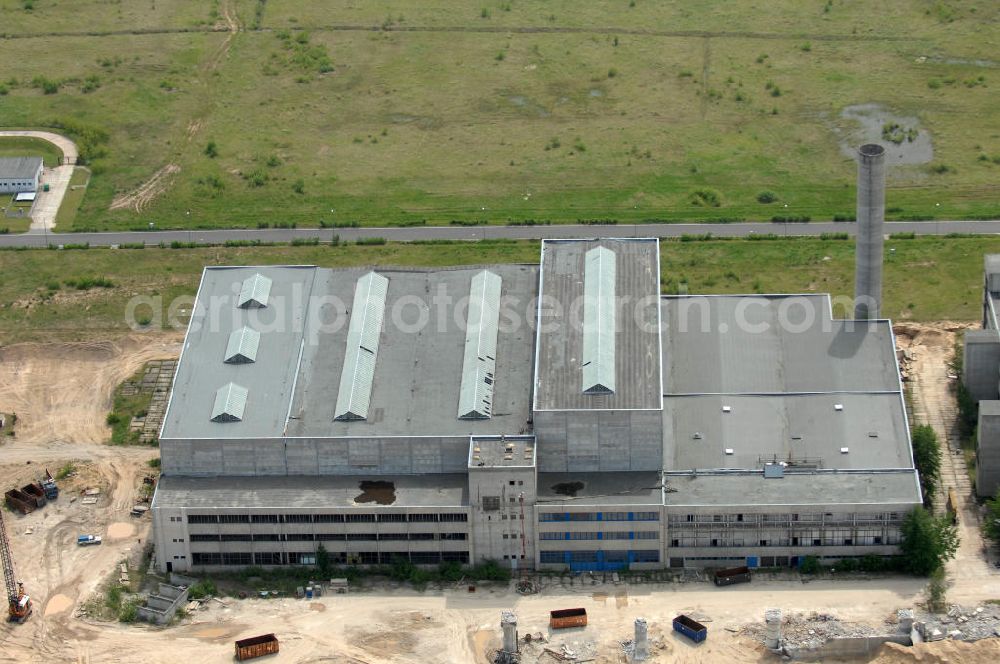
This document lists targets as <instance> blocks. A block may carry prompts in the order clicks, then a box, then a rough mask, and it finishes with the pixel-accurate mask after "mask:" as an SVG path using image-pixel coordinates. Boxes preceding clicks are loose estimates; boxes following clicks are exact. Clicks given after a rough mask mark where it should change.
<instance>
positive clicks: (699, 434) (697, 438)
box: [691, 431, 702, 440]
mask: <svg viewBox="0 0 1000 664" xmlns="http://www.w3.org/2000/svg"><path fill="white" fill-rule="evenodd" d="M691 437H692V438H694V439H695V440H701V438H702V435H701V432H700V431H695V432H694V435H693V436H691Z"/></svg>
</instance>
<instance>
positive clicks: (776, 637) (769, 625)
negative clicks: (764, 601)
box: [764, 609, 781, 650]
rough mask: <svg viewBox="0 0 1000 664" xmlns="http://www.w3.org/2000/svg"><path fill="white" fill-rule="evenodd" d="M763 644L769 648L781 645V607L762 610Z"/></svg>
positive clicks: (774, 648)
mask: <svg viewBox="0 0 1000 664" xmlns="http://www.w3.org/2000/svg"><path fill="white" fill-rule="evenodd" d="M764 646H765V647H767V648H769V649H771V650H777V649H778V648H780V647H781V609H767V610H766V611H764Z"/></svg>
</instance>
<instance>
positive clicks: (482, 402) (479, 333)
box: [458, 270, 502, 420]
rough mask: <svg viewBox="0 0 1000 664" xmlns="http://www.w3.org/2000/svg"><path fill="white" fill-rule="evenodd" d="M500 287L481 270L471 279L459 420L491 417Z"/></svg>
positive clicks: (493, 276) (491, 275)
mask: <svg viewBox="0 0 1000 664" xmlns="http://www.w3.org/2000/svg"><path fill="white" fill-rule="evenodd" d="M501 285H502V279H501V278H500V276H499V275H497V274H494V273H492V272H490V271H489V270H483V271H482V272H480V273H479V274H477V275H476V276H474V277H473V278H472V286H471V287H470V289H469V312H468V323H467V325H466V328H465V359H464V360H463V362H462V387H461V389H460V390H459V394H458V419H460V420H487V419H489V418H490V417H492V415H493V385H494V381H495V372H496V367H497V359H496V357H497V336H498V333H499V327H500V287H501Z"/></svg>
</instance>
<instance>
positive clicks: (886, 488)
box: [664, 470, 920, 509]
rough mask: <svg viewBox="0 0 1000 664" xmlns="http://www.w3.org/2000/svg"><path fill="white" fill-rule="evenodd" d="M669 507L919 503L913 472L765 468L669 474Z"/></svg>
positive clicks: (914, 473)
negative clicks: (773, 473) (777, 474)
mask: <svg viewBox="0 0 1000 664" xmlns="http://www.w3.org/2000/svg"><path fill="white" fill-rule="evenodd" d="M664 479H665V481H666V486H667V493H666V505H667V507H668V508H670V507H683V506H692V507H716V506H718V507H720V508H721V507H741V506H747V507H748V508H749V507H754V508H756V507H766V506H775V507H779V506H786V505H787V506H799V505H817V506H830V507H831V508H832V507H836V508H837V509H840V508H841V507H842V506H845V505H912V504H914V503H919V502H920V491H919V490H918V488H917V480H916V471H912V470H911V471H905V472H837V471H827V472H817V473H789V472H786V474H785V476H784V477H783V478H778V479H765V478H764V473H763V471H755V472H753V473H747V472H744V473H726V474H708V473H698V474H697V475H690V474H687V475H679V474H668V475H666V476H665V477H664Z"/></svg>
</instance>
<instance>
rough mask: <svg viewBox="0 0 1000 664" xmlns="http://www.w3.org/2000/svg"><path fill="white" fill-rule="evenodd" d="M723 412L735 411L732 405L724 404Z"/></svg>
mask: <svg viewBox="0 0 1000 664" xmlns="http://www.w3.org/2000/svg"><path fill="white" fill-rule="evenodd" d="M722 412H723V413H731V412H733V407H732V406H723V407H722Z"/></svg>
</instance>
